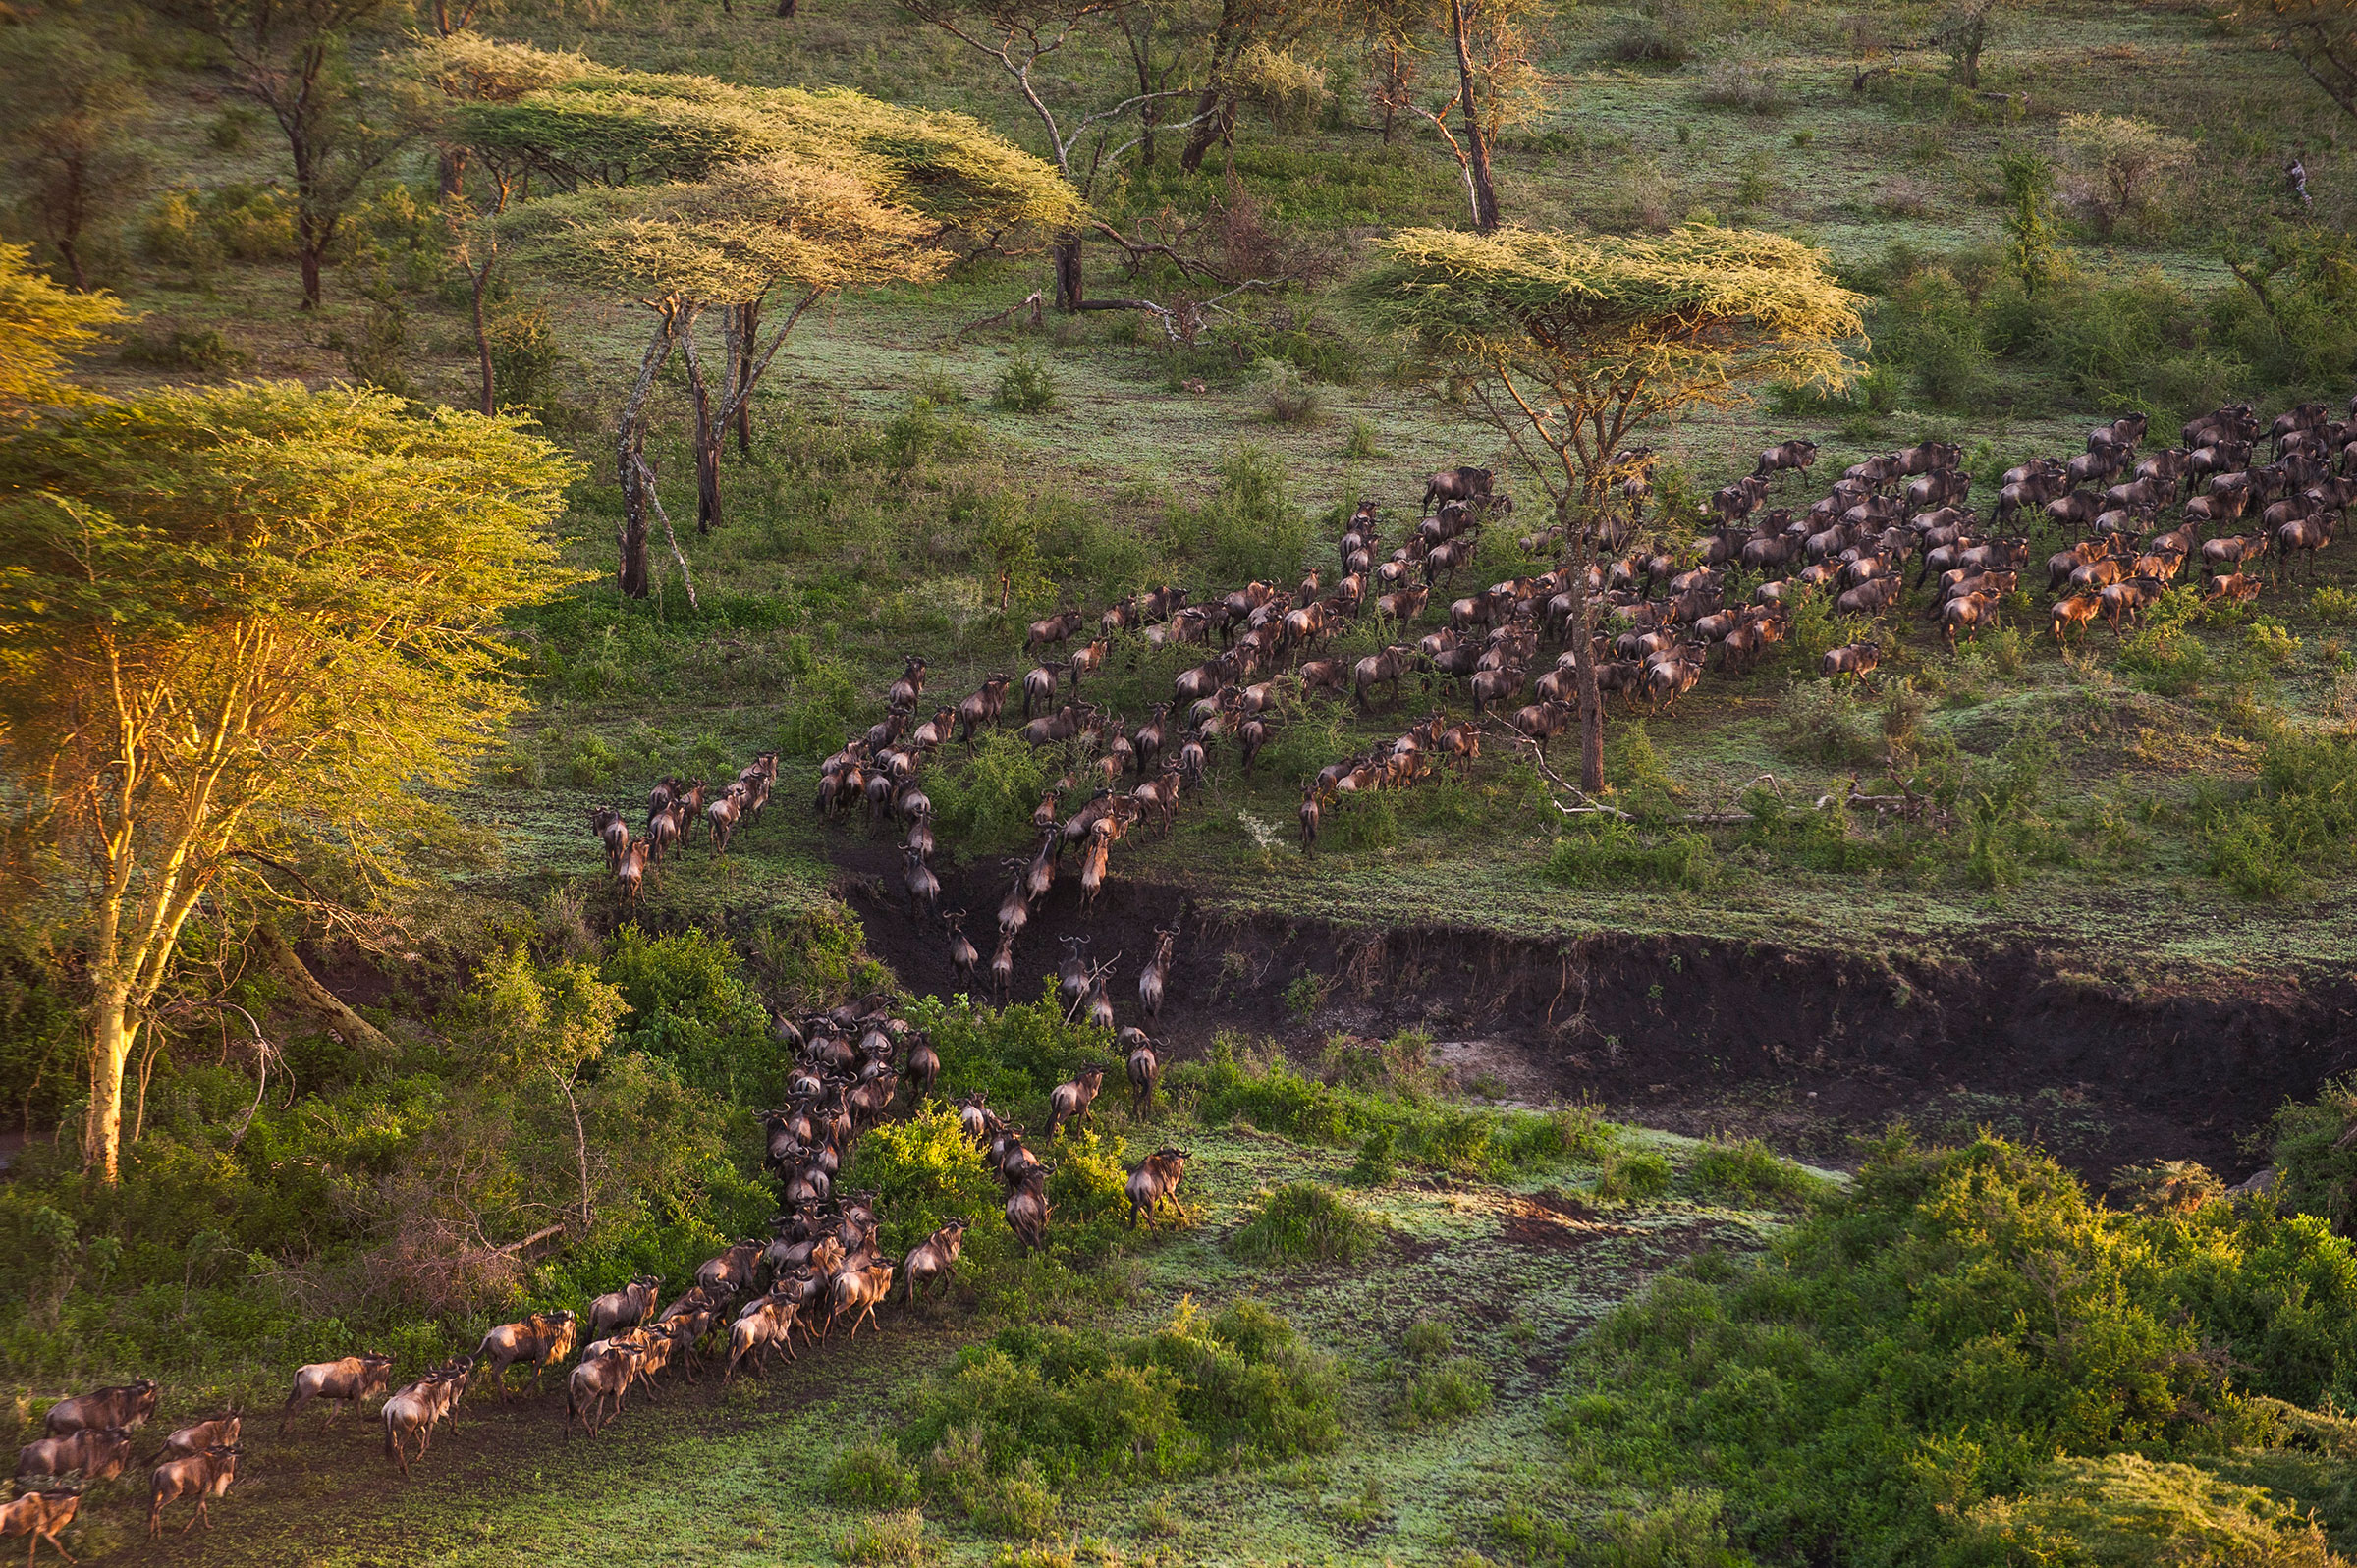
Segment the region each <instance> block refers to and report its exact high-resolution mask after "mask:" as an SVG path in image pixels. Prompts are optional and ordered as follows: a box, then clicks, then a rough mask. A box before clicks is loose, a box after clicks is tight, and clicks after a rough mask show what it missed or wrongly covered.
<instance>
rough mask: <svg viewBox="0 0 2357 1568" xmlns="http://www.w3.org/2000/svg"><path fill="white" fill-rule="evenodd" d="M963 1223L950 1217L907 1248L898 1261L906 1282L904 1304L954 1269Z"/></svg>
mask: <svg viewBox="0 0 2357 1568" xmlns="http://www.w3.org/2000/svg"><path fill="white" fill-rule="evenodd" d="M965 1231H966V1223H965V1221H964V1220H962V1219H953V1220H951V1221H950V1222H949V1223H948V1224H946V1225H943V1226H942V1227H941V1228H940V1229H939V1230H936V1231H934V1232H933V1234H931V1235H930V1236H927V1237H926V1238H925V1239H924V1240H922V1241H920V1242H918V1243H917V1244H916V1245H915V1246H913V1247H911V1248H909V1249H908V1255H907V1256H906V1257H905V1258H903V1259H902V1260H901V1273H902V1275H903V1276H904V1278H906V1280H907V1281H908V1305H909V1306H911V1307H913V1306H915V1305H916V1298H917V1296H918V1294H919V1293H920V1292H922V1291H923V1289H924V1287H925V1286H926V1285H928V1284H931V1283H932V1282H933V1281H934V1280H936V1279H939V1280H943V1281H945V1282H946V1281H947V1280H949V1278H950V1277H951V1276H952V1275H953V1274H955V1273H956V1272H957V1271H958V1254H959V1250H960V1249H961V1248H963V1247H964V1245H965Z"/></svg>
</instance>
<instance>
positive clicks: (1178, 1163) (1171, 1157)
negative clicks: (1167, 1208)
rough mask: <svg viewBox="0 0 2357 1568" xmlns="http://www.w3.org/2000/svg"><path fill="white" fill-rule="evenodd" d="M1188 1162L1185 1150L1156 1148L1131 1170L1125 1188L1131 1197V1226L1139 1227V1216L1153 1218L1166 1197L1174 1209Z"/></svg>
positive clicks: (1132, 1227)
mask: <svg viewBox="0 0 2357 1568" xmlns="http://www.w3.org/2000/svg"><path fill="white" fill-rule="evenodd" d="M1186 1161H1187V1155H1186V1151H1184V1150H1183V1149H1170V1148H1163V1149H1157V1150H1156V1151H1155V1152H1154V1153H1152V1154H1150V1155H1148V1156H1146V1158H1145V1159H1144V1160H1142V1161H1140V1162H1138V1166H1137V1168H1136V1169H1135V1170H1132V1171H1131V1172H1129V1180H1128V1182H1127V1183H1126V1185H1125V1187H1124V1191H1125V1192H1126V1193H1127V1194H1128V1198H1129V1228H1130V1229H1132V1230H1134V1229H1136V1228H1137V1221H1138V1219H1139V1217H1145V1218H1148V1219H1151V1218H1152V1217H1154V1211H1155V1210H1156V1209H1158V1208H1160V1207H1161V1206H1162V1202H1163V1200H1164V1199H1166V1198H1167V1199H1169V1200H1170V1202H1171V1207H1172V1208H1174V1209H1176V1208H1177V1207H1178V1183H1179V1181H1180V1180H1181V1179H1182V1178H1183V1177H1184V1176H1185V1175H1186Z"/></svg>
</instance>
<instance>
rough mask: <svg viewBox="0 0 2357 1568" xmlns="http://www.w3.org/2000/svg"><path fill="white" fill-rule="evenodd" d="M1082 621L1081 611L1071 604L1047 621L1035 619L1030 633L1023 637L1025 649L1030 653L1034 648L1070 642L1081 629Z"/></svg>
mask: <svg viewBox="0 0 2357 1568" xmlns="http://www.w3.org/2000/svg"><path fill="white" fill-rule="evenodd" d="M1082 623H1083V618H1082V616H1081V614H1080V612H1079V611H1077V610H1074V609H1071V608H1069V606H1068V607H1067V608H1065V609H1063V610H1060V611H1058V612H1057V613H1056V614H1054V615H1052V616H1050V617H1048V618H1047V619H1046V620H1045V621H1034V622H1031V629H1030V632H1029V634H1028V635H1026V636H1025V637H1024V638H1023V651H1024V652H1025V653H1029V652H1030V651H1031V650H1032V649H1034V648H1045V647H1050V646H1054V645H1059V644H1062V643H1066V642H1069V641H1070V640H1071V638H1072V636H1073V635H1074V634H1075V633H1077V632H1078V631H1079V629H1080V627H1081V625H1082Z"/></svg>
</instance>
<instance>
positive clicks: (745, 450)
mask: <svg viewBox="0 0 2357 1568" xmlns="http://www.w3.org/2000/svg"><path fill="white" fill-rule="evenodd" d="M737 310H738V325H737V331H738V340H739V343H740V348H739V350H738V352H737V363H736V366H735V373H736V398H737V420H736V423H737V456H739V457H740V458H744V459H747V460H750V459H751V457H752V455H753V380H754V377H755V375H756V373H757V371H756V367H755V365H754V363H753V355H754V353H755V351H757V350H758V348H759V346H760V338H761V301H760V300H758V299H755V300H753V301H752V302H751V303H749V304H741V305H739V306H738V307H737Z"/></svg>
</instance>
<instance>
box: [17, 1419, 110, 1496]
mask: <svg viewBox="0 0 2357 1568" xmlns="http://www.w3.org/2000/svg"><path fill="white" fill-rule="evenodd" d="M130 1463H131V1433H130V1432H129V1431H128V1430H127V1429H125V1428H122V1427H84V1428H82V1430H81V1431H80V1432H70V1433H66V1434H65V1435H64V1436H63V1437H42V1438H40V1439H38V1440H36V1441H33V1442H28V1443H27V1444H26V1445H25V1446H24V1447H22V1448H20V1449H18V1450H17V1480H18V1482H19V1483H20V1484H21V1483H24V1482H27V1481H30V1480H31V1479H32V1478H33V1477H35V1476H53V1477H56V1478H58V1479H60V1480H63V1479H64V1478H65V1477H67V1476H80V1477H82V1479H83V1480H85V1481H112V1480H114V1479H115V1478H116V1477H117V1476H119V1475H121V1474H123V1472H124V1469H125V1468H126V1467H127V1466H129V1465H130Z"/></svg>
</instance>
